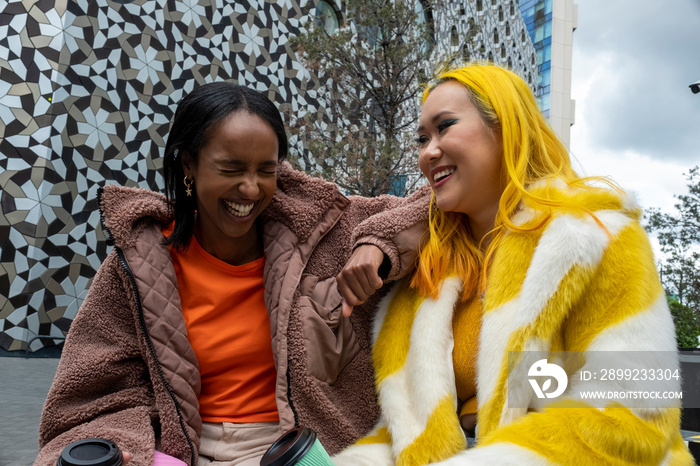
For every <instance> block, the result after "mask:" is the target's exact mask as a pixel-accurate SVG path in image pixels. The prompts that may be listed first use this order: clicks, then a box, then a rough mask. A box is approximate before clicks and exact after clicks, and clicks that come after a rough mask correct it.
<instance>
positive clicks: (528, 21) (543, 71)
mask: <svg viewBox="0 0 700 466" xmlns="http://www.w3.org/2000/svg"><path fill="white" fill-rule="evenodd" d="M553 1H554V0H520V13H521V14H522V17H523V20H524V21H525V26H526V27H527V31H528V33H529V34H530V38H531V39H532V43H533V44H534V46H535V50H536V51H537V72H538V75H537V84H536V90H535V95H536V97H537V105H538V106H539V107H540V110H541V111H542V113H543V114H544V115H545V116H546V117H547V118H549V111H550V90H551V70H552V23H553V21H552V6H553V5H552V4H553Z"/></svg>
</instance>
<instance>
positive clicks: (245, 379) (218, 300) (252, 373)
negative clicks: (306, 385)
mask: <svg viewBox="0 0 700 466" xmlns="http://www.w3.org/2000/svg"><path fill="white" fill-rule="evenodd" d="M168 230H170V229H168ZM164 233H165V234H169V233H170V232H169V231H164ZM170 256H171V257H172V260H173V265H174V266H175V273H176V274H177V284H178V287H179V292H180V301H181V302H182V314H183V316H184V318H185V325H186V327H187V339H188V340H189V341H190V344H191V345H192V348H193V349H194V352H195V355H196V356H197V361H198V362H199V371H200V373H201V377H202V391H201V393H200V395H199V412H200V414H201V416H202V420H203V421H206V422H239V423H240V422H273V421H278V420H279V414H278V412H277V405H276V403H275V381H276V378H277V371H276V369H275V363H274V359H273V355H272V338H271V336H270V318H269V316H268V314H267V308H266V306H265V300H264V296H263V293H264V288H263V267H264V264H265V259H264V258H260V259H258V260H256V261H253V262H250V263H248V264H244V265H240V266H234V265H231V264H228V263H226V262H224V261H222V260H219V259H217V258H216V257H214V256H212V255H211V254H209V253H208V252H206V251H205V250H204V249H203V248H202V246H201V245H200V244H199V243H198V242H197V240H196V238H195V237H194V236H193V237H192V241H191V242H190V247H189V248H188V249H187V250H186V251H185V252H184V253H182V252H178V251H176V250H175V249H173V248H171V249H170Z"/></svg>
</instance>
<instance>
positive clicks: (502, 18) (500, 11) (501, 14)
mask: <svg viewBox="0 0 700 466" xmlns="http://www.w3.org/2000/svg"><path fill="white" fill-rule="evenodd" d="M498 20H499V21H501V22H502V21H503V20H504V17H503V7H502V6H499V7H498Z"/></svg>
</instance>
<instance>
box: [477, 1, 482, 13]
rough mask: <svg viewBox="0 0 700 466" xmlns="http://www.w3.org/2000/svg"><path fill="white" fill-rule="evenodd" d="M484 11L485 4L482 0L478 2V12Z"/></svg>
mask: <svg viewBox="0 0 700 466" xmlns="http://www.w3.org/2000/svg"><path fill="white" fill-rule="evenodd" d="M483 9H484V2H483V1H482V0H476V11H481V10H483Z"/></svg>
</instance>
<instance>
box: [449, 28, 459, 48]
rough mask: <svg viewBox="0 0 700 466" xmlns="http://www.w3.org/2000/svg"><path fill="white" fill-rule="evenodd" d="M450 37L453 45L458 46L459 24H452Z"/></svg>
mask: <svg viewBox="0 0 700 466" xmlns="http://www.w3.org/2000/svg"><path fill="white" fill-rule="evenodd" d="M450 39H451V41H452V47H457V46H458V45H459V35H458V34H457V26H452V31H450Z"/></svg>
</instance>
